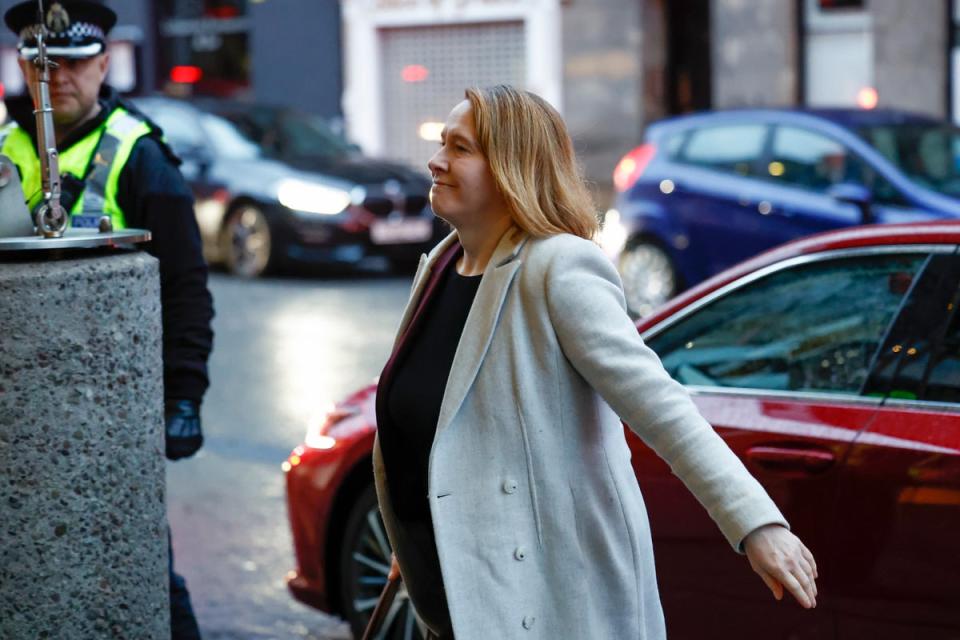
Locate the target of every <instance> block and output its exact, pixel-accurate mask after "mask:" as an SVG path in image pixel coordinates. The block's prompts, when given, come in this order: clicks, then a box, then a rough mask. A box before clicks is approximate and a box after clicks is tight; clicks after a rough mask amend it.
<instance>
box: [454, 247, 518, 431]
mask: <svg viewBox="0 0 960 640" xmlns="http://www.w3.org/2000/svg"><path fill="white" fill-rule="evenodd" d="M526 241H527V235H526V234H525V233H523V232H522V231H520V230H519V229H513V230H511V231H508V232H507V233H505V234H504V235H503V238H501V239H500V243H499V244H498V245H497V248H496V250H495V251H494V252H493V256H492V257H491V258H490V262H489V263H488V264H487V268H486V269H485V270H484V272H483V278H482V280H481V281H480V287H479V288H478V289H477V295H476V298H474V300H473V305H472V306H471V307H470V313H469V315H467V322H466V324H464V327H463V333H462V334H461V336H460V343H459V344H458V345H457V352H456V354H455V355H454V357H453V364H452V365H451V367H450V375H449V377H448V378H447V386H446V389H445V390H444V393H443V403H442V404H441V405H440V418H439V420H438V421H437V432H438V433H439V432H440V431H442V430H443V429H444V428H445V427H446V426H447V425H448V424H449V423H450V421H451V420H453V417H454V416H455V415H457V411H459V410H460V405H461V404H463V399H464V398H465V397H466V396H467V392H468V391H469V390H470V387H471V386H472V385H473V381H474V379H475V378H476V377H477V371H479V370H480V365H481V363H483V358H484V356H485V355H486V353H487V348H488V347H489V346H490V341H491V339H492V338H493V331H494V329H495V328H496V326H497V320H498V319H499V317H500V310H501V309H502V307H503V301H504V300H505V299H506V296H507V291H509V290H510V284H511V283H512V282H513V278H514V276H515V275H516V273H517V269H519V268H520V264H521V260H520V259H519V258H518V257H517V256H518V254H519V253H520V249H522V248H523V245H524V244H525V243H526Z"/></svg>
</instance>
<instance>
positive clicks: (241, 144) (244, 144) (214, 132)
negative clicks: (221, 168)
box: [200, 113, 260, 160]
mask: <svg viewBox="0 0 960 640" xmlns="http://www.w3.org/2000/svg"><path fill="white" fill-rule="evenodd" d="M200 120H201V121H202V122H203V126H204V128H205V129H206V131H207V135H208V136H209V137H210V141H211V142H212V143H213V146H214V147H216V149H217V154H218V155H220V156H222V157H225V158H232V159H234V160H253V159H254V158H257V157H258V156H259V155H260V147H259V146H257V145H256V144H254V143H253V142H252V141H250V140H249V139H247V137H246V136H244V135H243V133H242V132H241V131H240V130H239V129H237V127H235V126H234V125H233V123H232V122H230V121H229V120H225V119H224V118H221V117H220V116H215V115H213V114H210V113H204V114H201V116H200Z"/></svg>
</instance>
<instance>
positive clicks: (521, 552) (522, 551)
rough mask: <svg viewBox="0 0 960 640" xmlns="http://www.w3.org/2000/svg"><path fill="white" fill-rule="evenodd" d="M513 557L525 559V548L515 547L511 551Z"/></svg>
mask: <svg viewBox="0 0 960 640" xmlns="http://www.w3.org/2000/svg"><path fill="white" fill-rule="evenodd" d="M513 557H514V558H516V559H517V560H526V559H527V550H526V549H524V548H523V547H517V548H516V549H514V551H513Z"/></svg>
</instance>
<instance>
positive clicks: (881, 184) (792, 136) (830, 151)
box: [763, 125, 905, 206]
mask: <svg viewBox="0 0 960 640" xmlns="http://www.w3.org/2000/svg"><path fill="white" fill-rule="evenodd" d="M764 169H765V170H764V172H763V175H764V177H766V178H768V179H771V180H776V181H778V182H783V183H787V184H790V185H792V186H796V187H800V188H803V189H808V190H811V191H818V192H822V191H825V190H826V189H827V188H829V187H831V186H833V185H835V184H839V183H841V182H853V183H856V184H861V185H863V186H865V187H867V188H868V189H869V190H870V191H871V193H872V195H873V200H874V201H875V202H878V203H880V204H889V205H897V206H903V205H904V204H905V201H904V199H903V197H902V196H901V195H900V193H899V191H898V190H897V189H896V187H894V186H893V185H892V184H890V182H889V181H888V180H887V179H886V178H884V177H883V176H882V175H880V174H879V173H878V172H877V171H876V170H874V169H873V167H871V166H870V165H869V164H868V163H867V162H865V161H864V160H863V159H861V158H860V157H859V156H858V155H857V154H855V153H853V152H852V151H851V150H849V149H848V148H847V147H845V146H844V145H843V144H842V143H840V142H839V141H837V140H834V139H833V138H830V137H828V136H825V135H823V134H822V133H818V132H816V131H811V130H809V129H804V128H802V127H792V126H787V125H781V126H778V127H777V128H776V129H775V130H774V132H773V140H772V143H771V151H770V158H769V161H768V162H767V166H766V167H765V168H764Z"/></svg>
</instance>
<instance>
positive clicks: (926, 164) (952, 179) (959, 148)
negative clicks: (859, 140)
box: [857, 122, 960, 197]
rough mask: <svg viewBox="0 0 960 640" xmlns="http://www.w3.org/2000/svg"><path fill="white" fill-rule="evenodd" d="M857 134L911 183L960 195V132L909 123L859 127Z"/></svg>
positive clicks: (929, 124) (948, 128)
mask: <svg viewBox="0 0 960 640" xmlns="http://www.w3.org/2000/svg"><path fill="white" fill-rule="evenodd" d="M857 133H858V134H859V135H860V136H861V137H863V138H864V139H865V140H866V141H867V142H869V143H870V144H871V145H872V146H873V147H874V148H875V149H876V150H877V151H879V152H880V153H881V154H882V155H883V156H884V157H885V158H886V159H887V160H889V161H890V162H891V163H893V164H894V165H895V166H896V167H897V168H898V169H900V170H901V171H902V172H903V173H904V175H906V176H907V178H909V179H910V180H911V181H913V182H914V183H916V184H918V185H920V186H922V187H925V188H927V189H933V190H935V191H939V192H940V193H943V194H946V195H948V196H953V197H957V196H960V129H958V128H956V127H952V126H949V125H946V124H940V123H935V122H934V123H908V124H887V125H875V126H869V127H862V128H861V129H860V130H858V132H857Z"/></svg>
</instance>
